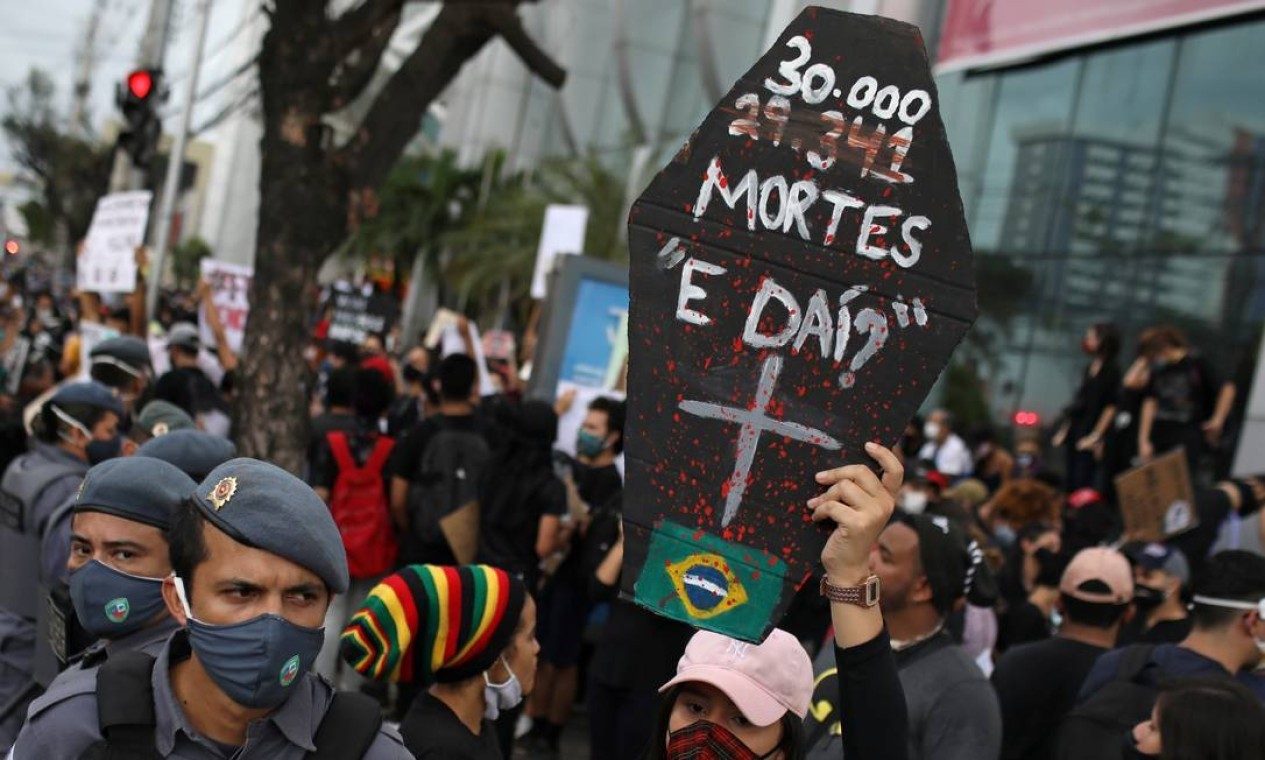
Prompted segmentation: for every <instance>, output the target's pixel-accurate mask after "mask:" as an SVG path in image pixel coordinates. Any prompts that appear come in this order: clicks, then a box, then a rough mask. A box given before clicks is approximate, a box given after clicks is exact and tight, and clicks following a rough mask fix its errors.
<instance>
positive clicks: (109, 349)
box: [88, 335, 151, 377]
mask: <svg viewBox="0 0 1265 760" xmlns="http://www.w3.org/2000/svg"><path fill="white" fill-rule="evenodd" d="M88 356H89V357H90V358H91V360H92V365H93V366H94V367H95V366H96V365H98V364H112V365H114V366H116V367H119V368H121V369H123V370H124V371H125V372H128V373H129V374H132V375H135V376H136V377H140V376H142V375H144V374H145V373H146V371H147V370H149V368H150V367H151V362H150V358H149V344H147V343H146V342H145V341H143V340H141V339H140V338H138V337H136V336H135V335H120V336H118V337H115V338H109V339H107V340H103V341H101V342H100V343H98V344H97V345H95V346H93V347H92V351H91V352H90V353H89V354H88Z"/></svg>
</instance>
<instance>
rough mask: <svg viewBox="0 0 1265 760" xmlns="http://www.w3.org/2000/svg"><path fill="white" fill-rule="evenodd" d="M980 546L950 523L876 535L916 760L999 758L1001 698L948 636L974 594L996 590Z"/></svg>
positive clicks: (938, 520) (939, 520)
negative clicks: (955, 615)
mask: <svg viewBox="0 0 1265 760" xmlns="http://www.w3.org/2000/svg"><path fill="white" fill-rule="evenodd" d="M982 560H983V557H982V554H981V553H980V551H979V549H978V547H976V546H975V545H974V543H973V542H972V541H970V539H969V538H968V537H967V535H966V534H965V533H964V532H963V531H962V529H961V528H960V527H958V526H957V525H956V524H955V523H953V522H952V521H951V520H949V519H948V518H946V517H942V516H938V515H937V516H929V515H910V514H907V513H898V516H897V517H895V518H893V520H892V522H891V524H889V525H888V526H887V528H886V529H885V530H884V531H883V533H882V534H881V535H880V536H879V539H878V544H877V546H876V548H875V549H874V551H873V552H872V553H871V555H870V567H871V570H872V571H873V572H874V574H875V575H877V576H878V577H879V579H880V580H881V581H882V584H883V596H882V599H881V600H880V602H879V604H880V605H881V606H882V609H883V620H884V621H885V622H886V623H887V629H888V631H889V633H890V635H891V638H892V648H893V649H894V650H895V653H896V665H897V667H898V668H899V669H900V680H901V685H902V686H903V687H904V691H905V699H906V702H907V705H908V709H909V757H910V759H911V760H977V759H978V758H984V757H997V755H998V752H999V751H1000V749H1001V713H1000V710H999V708H998V705H997V696H996V695H995V694H994V693H993V688H992V687H991V686H990V685H989V683H988V680H987V679H986V678H984V674H983V672H981V671H980V669H979V666H977V665H976V664H975V663H974V662H973V661H972V660H971V657H970V656H969V655H968V654H967V653H966V652H965V651H964V650H963V649H962V647H960V646H958V645H957V644H956V643H955V642H954V641H953V639H952V637H951V636H950V635H949V633H948V632H947V631H946V630H945V619H946V618H947V617H948V615H949V614H950V613H951V612H953V611H954V610H955V609H957V608H958V607H959V606H960V605H961V603H962V602H963V600H964V599H965V598H966V597H967V596H968V595H970V596H971V597H972V598H976V597H977V596H979V595H980V594H981V593H982V591H981V590H982V589H983V588H984V587H986V586H991V585H992V584H993V578H992V575H991V573H990V571H989V569H988V566H987V565H986V564H985V563H984V562H983V561H982Z"/></svg>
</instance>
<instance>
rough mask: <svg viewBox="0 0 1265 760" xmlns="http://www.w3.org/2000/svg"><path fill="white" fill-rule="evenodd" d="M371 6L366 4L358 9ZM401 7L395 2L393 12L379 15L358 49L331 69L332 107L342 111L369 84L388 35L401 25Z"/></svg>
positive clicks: (384, 48) (361, 38) (365, 33)
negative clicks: (332, 71) (332, 70)
mask: <svg viewBox="0 0 1265 760" xmlns="http://www.w3.org/2000/svg"><path fill="white" fill-rule="evenodd" d="M370 4H371V3H369V2H366V3H365V5H364V6H361V8H364V7H365V6H367V5H370ZM400 5H401V4H399V3H397V4H396V7H395V8H394V10H391V11H389V12H384V13H382V14H380V15H379V16H378V17H377V19H376V20H375V22H374V23H373V24H372V25H371V26H370V27H369V29H368V30H367V31H365V32H364V33H363V34H361V35H360V37H359V40H358V43H359V44H358V46H357V47H355V48H354V49H352V50H350V51H349V52H347V53H346V54H345V55H344V57H343V58H342V60H341V61H339V62H338V65H337V66H336V67H335V68H334V73H333V76H332V78H331V82H330V87H331V88H332V90H333V93H332V97H333V106H334V108H336V109H337V108H342V107H343V106H345V105H347V104H348V103H350V102H351V101H353V100H355V99H356V97H357V96H358V95H359V94H360V93H361V91H363V90H364V88H365V87H367V86H368V84H369V82H370V81H372V79H373V75H374V73H375V72H377V70H378V63H379V62H380V61H381V60H382V54H383V53H384V52H385V51H386V49H387V44H388V43H390V41H391V35H393V34H394V33H395V28H396V26H397V25H398V24H399V23H400V7H399V6H400ZM358 10H359V9H358ZM341 42H342V40H341V39H340V46H339V47H338V50H339V51H340V52H341V51H342V50H345V49H346V48H343V47H341Z"/></svg>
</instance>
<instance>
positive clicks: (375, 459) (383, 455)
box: [365, 435, 395, 472]
mask: <svg viewBox="0 0 1265 760" xmlns="http://www.w3.org/2000/svg"><path fill="white" fill-rule="evenodd" d="M394 448H395V439H394V438H391V437H390V436H387V435H384V436H381V437H380V438H378V441H377V443H375V444H373V453H372V454H370V455H369V461H368V462H365V469H366V470H369V471H370V472H381V471H382V468H384V467H386V466H387V459H389V458H390V457H391V451H392V450H393V449H394Z"/></svg>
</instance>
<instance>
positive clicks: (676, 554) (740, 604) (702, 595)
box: [634, 520, 786, 641]
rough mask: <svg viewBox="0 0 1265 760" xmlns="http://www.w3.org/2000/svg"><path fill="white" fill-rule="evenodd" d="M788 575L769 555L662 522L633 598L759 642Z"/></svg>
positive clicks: (693, 622) (674, 616) (674, 615)
mask: <svg viewBox="0 0 1265 760" xmlns="http://www.w3.org/2000/svg"><path fill="white" fill-rule="evenodd" d="M785 571H786V565H785V564H784V563H782V562H780V561H779V560H777V559H776V558H774V557H773V556H772V555H771V554H769V553H767V552H763V551H760V550H759V549H752V548H749V547H746V546H742V545H740V544H735V543H733V542H730V541H725V540H724V539H722V538H719V537H717V536H713V535H711V534H709V533H705V532H703V531H701V530H697V529H691V528H686V527H683V526H681V525H677V524H675V523H671V522H668V521H666V520H664V521H662V522H660V523H659V524H658V525H657V526H656V527H655V528H654V531H653V532H652V533H651V536H650V548H649V552H648V554H647V556H646V563H645V564H644V565H643V566H642V570H641V577H639V578H638V579H637V584H636V586H635V587H634V592H635V593H634V599H635V600H636V602H637V603H638V604H640V605H641V606H643V607H646V608H648V609H650V610H651V611H653V612H655V613H657V614H659V615H663V616H664V617H669V618H672V619H674V620H680V621H682V622H684V623H688V624H690V625H692V626H694V627H695V628H705V629H707V630H709V631H715V632H717V633H723V634H725V635H726V636H732V637H734V638H737V639H743V640H744V641H759V640H760V634H761V633H762V632H763V631H764V629H765V627H766V625H767V624H768V621H769V618H770V617H771V616H772V614H773V610H774V609H776V608H777V606H778V601H779V600H780V599H781V596H782V587H783V577H782V574H783V573H785Z"/></svg>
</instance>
